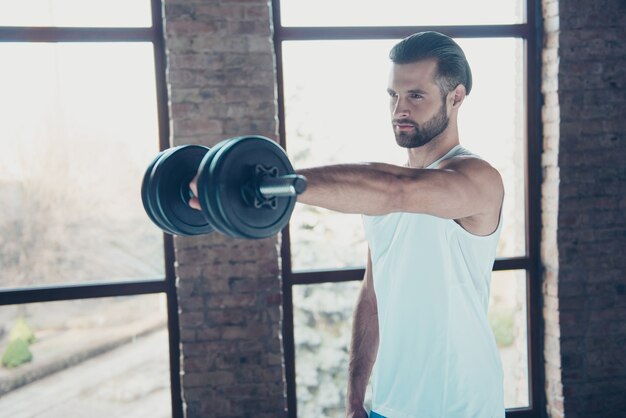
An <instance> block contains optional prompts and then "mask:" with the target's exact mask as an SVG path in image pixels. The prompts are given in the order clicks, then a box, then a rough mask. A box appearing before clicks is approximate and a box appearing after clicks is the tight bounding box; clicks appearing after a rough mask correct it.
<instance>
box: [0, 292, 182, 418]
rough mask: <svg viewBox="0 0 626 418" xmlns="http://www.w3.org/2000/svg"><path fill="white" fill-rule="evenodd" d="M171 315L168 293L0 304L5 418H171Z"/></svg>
mask: <svg viewBox="0 0 626 418" xmlns="http://www.w3.org/2000/svg"><path fill="white" fill-rule="evenodd" d="M166 318H167V311H166V304H165V296H164V295H143V296H132V297H116V298H106V299H89V300H77V301H63V302H49V303H33V304H26V305H18V306H15V305H13V306H2V307H0V350H2V354H3V361H4V360H7V361H8V360H11V361H12V367H10V368H7V367H6V366H5V367H0V417H1V418H9V417H10V418H30V417H34V416H46V417H74V416H77V414H78V415H79V416H85V417H88V416H92V417H121V416H125V417H131V416H133V417H155V418H165V417H171V394H170V373H169V364H170V362H169V354H168V348H169V343H168V333H167V328H166V322H167V320H166ZM18 328H19V329H21V330H22V331H21V333H20V332H16V329H18ZM29 329H30V331H32V335H33V338H32V339H31V340H30V341H26V340H27V338H28V335H30V334H29V332H28V330H29ZM11 336H14V337H15V339H13V343H12V344H13V345H12V347H16V346H17V345H21V353H30V355H31V356H32V359H31V360H30V361H27V362H24V363H21V364H19V363H20V361H19V359H20V356H19V353H20V350H17V351H14V352H12V353H11V355H9V356H7V355H6V353H7V351H8V349H9V346H10V343H9V340H10V338H11ZM18 340H20V341H22V342H21V343H16V341H18ZM26 358H27V357H26Z"/></svg>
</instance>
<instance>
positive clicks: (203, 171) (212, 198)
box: [198, 139, 241, 238]
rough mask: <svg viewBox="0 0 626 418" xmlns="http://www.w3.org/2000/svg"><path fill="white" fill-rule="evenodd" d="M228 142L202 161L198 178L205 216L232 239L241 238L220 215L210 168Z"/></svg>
mask: <svg viewBox="0 0 626 418" xmlns="http://www.w3.org/2000/svg"><path fill="white" fill-rule="evenodd" d="M228 141H230V140H228V139H227V140H225V141H222V142H219V143H218V144H216V145H214V146H212V147H211V151H209V152H208V153H207V154H206V155H205V156H204V158H203V159H202V162H201V163H200V169H199V172H200V175H199V176H198V198H199V199H200V206H201V207H202V211H203V212H204V216H205V217H206V218H207V219H210V221H211V224H212V225H213V228H215V230H216V231H218V232H219V233H221V234H223V235H227V236H230V237H235V238H241V236H240V235H239V234H237V233H236V231H233V230H231V229H230V228H229V226H228V225H227V224H226V223H225V221H224V217H223V216H222V214H221V213H220V210H219V205H218V198H219V195H218V194H217V193H216V192H215V187H212V185H213V182H212V179H211V176H210V173H209V167H210V166H211V163H212V161H213V160H214V159H215V157H216V155H218V154H219V151H220V149H221V147H222V146H223V145H225V144H226V143H228Z"/></svg>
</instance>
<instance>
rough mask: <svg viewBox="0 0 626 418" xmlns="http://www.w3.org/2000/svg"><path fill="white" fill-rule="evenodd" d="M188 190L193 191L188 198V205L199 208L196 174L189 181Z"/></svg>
mask: <svg viewBox="0 0 626 418" xmlns="http://www.w3.org/2000/svg"><path fill="white" fill-rule="evenodd" d="M189 190H191V193H193V196H192V197H191V199H189V206H190V207H191V208H193V209H197V210H201V207H200V201H199V200H198V197H197V196H198V175H196V176H195V177H194V178H193V180H191V183H189Z"/></svg>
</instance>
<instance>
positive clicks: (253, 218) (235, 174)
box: [209, 136, 296, 239]
mask: <svg viewBox="0 0 626 418" xmlns="http://www.w3.org/2000/svg"><path fill="white" fill-rule="evenodd" d="M257 164H261V165H263V166H265V167H276V168H277V169H278V175H279V176H283V175H287V174H293V173H294V169H293V167H292V165H291V163H290V162H289V159H288V158H287V155H286V154H285V152H284V151H283V149H282V148H281V147H280V146H279V145H278V144H277V143H276V142H274V141H272V140H270V139H268V138H264V137H260V136H247V137H240V138H234V139H231V140H229V141H228V142H227V143H226V144H224V145H223V146H222V147H221V148H220V150H219V152H218V153H217V154H216V156H215V157H214V158H213V161H212V162H211V165H210V167H209V173H210V178H211V183H213V187H211V188H214V189H215V190H216V193H217V196H218V197H217V203H218V207H219V212H220V214H221V216H222V217H223V218H224V221H225V224H226V225H227V226H228V229H230V230H232V231H235V232H236V233H237V234H238V235H239V236H242V237H245V238H253V239H257V238H267V237H270V236H272V235H274V234H276V233H278V232H279V231H280V230H281V229H283V228H284V227H285V225H287V223H288V222H289V218H290V217H291V213H292V212H293V209H294V206H295V204H296V198H295V197H278V198H277V205H276V208H275V209H270V208H265V207H263V208H255V207H254V206H252V205H250V204H248V203H247V202H245V200H244V198H243V193H242V187H243V186H244V185H245V184H246V183H248V182H249V181H250V180H251V179H253V178H254V176H255V168H256V165H257Z"/></svg>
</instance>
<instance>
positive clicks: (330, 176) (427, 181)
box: [298, 158, 504, 219]
mask: <svg viewBox="0 0 626 418" xmlns="http://www.w3.org/2000/svg"><path fill="white" fill-rule="evenodd" d="M298 173H299V174H303V175H304V176H306V177H307V180H308V187H307V190H306V192H304V194H302V195H300V196H299V197H298V201H299V202H301V203H304V204H309V205H314V206H321V207H325V208H327V209H331V210H335V211H339V212H344V213H360V214H365V215H385V214H388V213H392V212H413V213H425V214H430V215H434V216H438V217H441V218H446V219H464V218H468V217H471V216H475V215H480V214H482V213H488V214H490V215H491V214H493V212H494V211H497V210H499V207H500V204H501V202H502V196H503V193H504V189H503V186H502V180H501V177H500V174H499V173H498V172H497V171H496V170H495V169H494V168H493V167H491V166H490V165H489V164H488V163H487V162H485V161H483V160H479V159H477V158H457V159H451V160H449V161H446V162H445V165H442V166H441V168H440V169H436V170H430V169H415V168H407V167H400V166H394V165H390V164H382V163H366V164H339V165H331V166H324V167H315V168H310V169H304V170H299V171H298ZM494 208H495V210H494Z"/></svg>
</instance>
